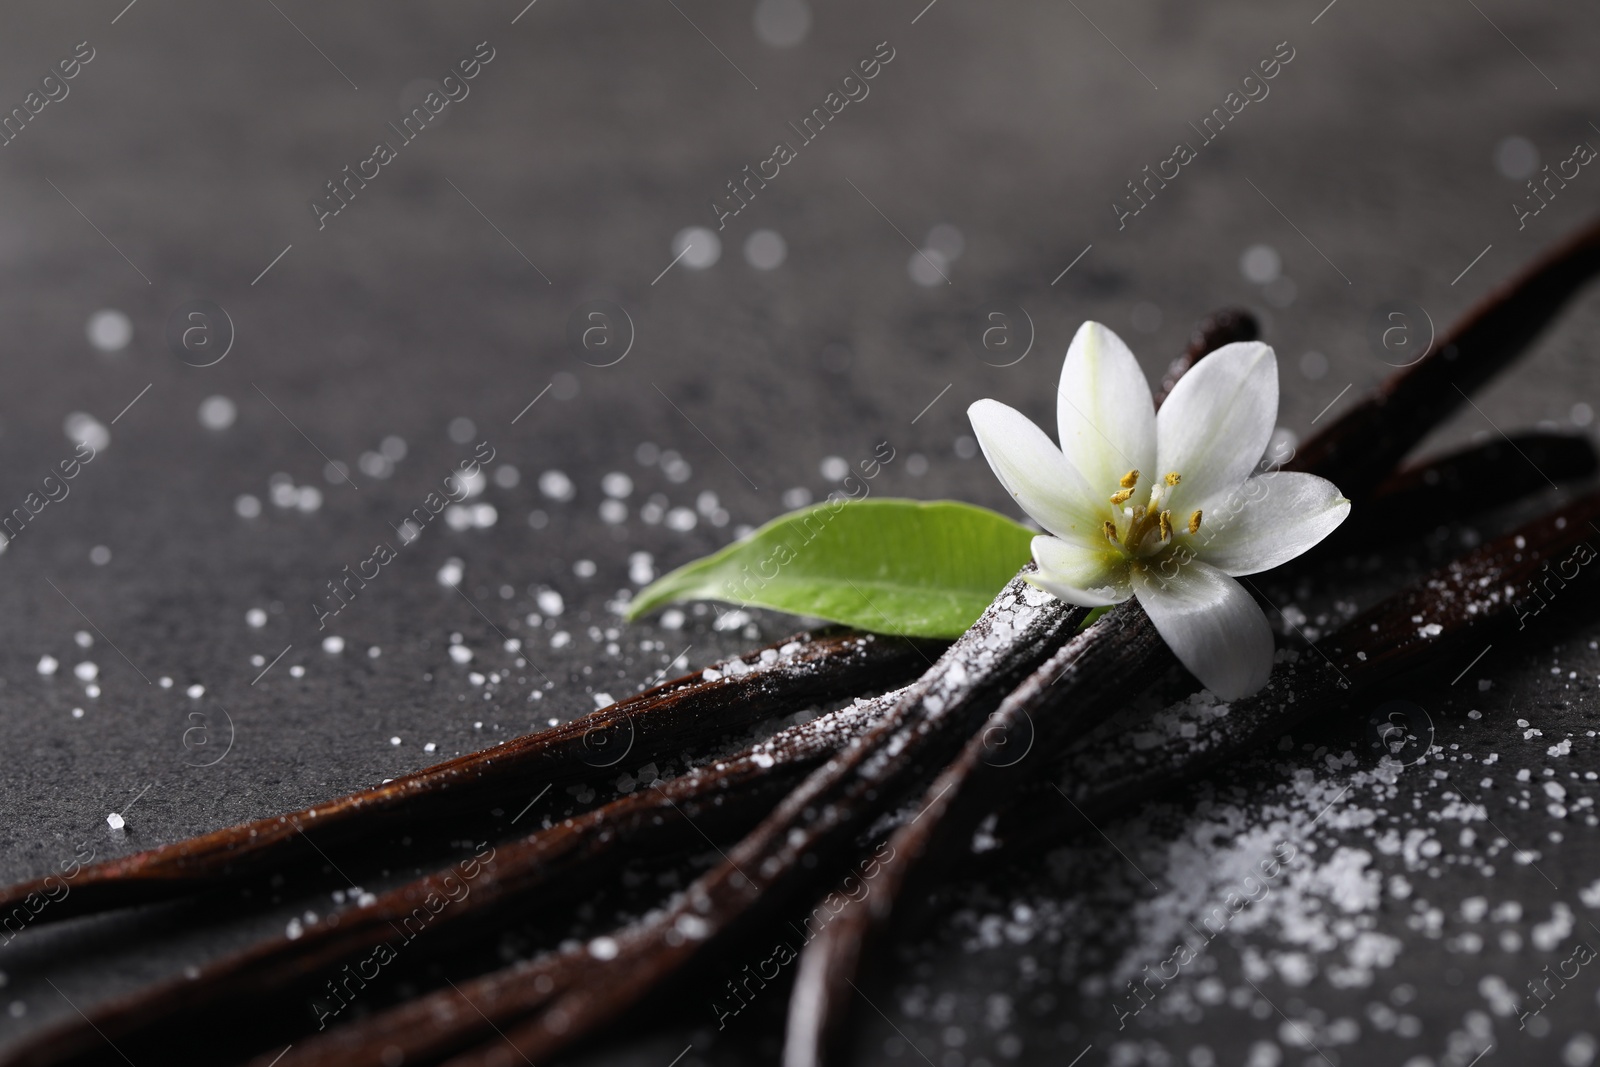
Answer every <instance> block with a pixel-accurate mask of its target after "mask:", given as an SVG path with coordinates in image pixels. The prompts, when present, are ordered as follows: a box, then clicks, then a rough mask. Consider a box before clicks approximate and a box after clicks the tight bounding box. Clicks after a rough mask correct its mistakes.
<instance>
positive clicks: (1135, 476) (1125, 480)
mask: <svg viewBox="0 0 1600 1067" xmlns="http://www.w3.org/2000/svg"><path fill="white" fill-rule="evenodd" d="M1138 481H1139V472H1138V471H1129V472H1128V473H1127V474H1124V475H1123V476H1122V483H1121V484H1122V488H1124V489H1132V488H1133V487H1134V485H1135V483H1137V482H1138Z"/></svg>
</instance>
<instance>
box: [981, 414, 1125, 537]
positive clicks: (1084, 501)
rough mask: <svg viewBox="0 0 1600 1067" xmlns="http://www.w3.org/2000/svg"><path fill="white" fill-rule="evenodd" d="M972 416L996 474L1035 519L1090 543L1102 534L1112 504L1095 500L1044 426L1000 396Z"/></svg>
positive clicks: (985, 454) (1058, 535) (985, 456)
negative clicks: (1000, 399) (1043, 428)
mask: <svg viewBox="0 0 1600 1067" xmlns="http://www.w3.org/2000/svg"><path fill="white" fill-rule="evenodd" d="M967 417H968V418H969V419H971V420H972V429H973V432H974V433H976V434H977V437H978V444H979V445H980V446H982V448H983V456H984V458H985V459H987V460H988V461H989V466H990V467H991V468H993V469H994V473H995V477H997V478H999V479H1000V484H1001V485H1003V486H1005V487H1006V490H1007V491H1008V492H1009V493H1010V494H1011V495H1012V496H1014V497H1016V498H1017V503H1018V504H1019V505H1021V507H1022V510H1023V511H1025V512H1027V513H1028V515H1029V516H1031V517H1032V518H1033V520H1034V521H1035V522H1037V523H1038V524H1039V525H1040V526H1043V527H1044V528H1045V529H1046V530H1049V531H1050V532H1051V533H1053V534H1055V535H1056V536H1057V537H1064V538H1069V539H1071V540H1075V541H1080V542H1084V543H1085V544H1088V543H1091V541H1090V539H1091V538H1099V537H1101V533H1100V528H1101V525H1102V524H1103V523H1104V522H1105V520H1106V519H1108V518H1110V517H1111V505H1110V504H1109V503H1108V502H1105V501H1101V502H1100V503H1098V504H1097V503H1096V502H1095V501H1094V500H1093V498H1092V497H1091V496H1090V494H1089V489H1088V487H1087V486H1086V485H1084V482H1083V475H1081V474H1079V473H1078V470H1077V468H1076V467H1074V466H1073V465H1072V464H1070V463H1068V462H1067V457H1066V456H1063V455H1062V454H1061V449H1059V448H1057V447H1056V446H1055V444H1054V442H1052V441H1051V440H1050V438H1049V437H1048V436H1046V435H1045V432H1044V431H1043V430H1041V429H1039V427H1037V426H1035V425H1034V424H1033V423H1032V422H1031V421H1029V419H1028V417H1027V416H1026V415H1024V414H1022V412H1020V411H1017V410H1016V409H1015V408H1009V407H1007V406H1006V405H1004V404H1002V403H1000V402H999V401H998V400H980V401H978V402H977V403H976V404H973V405H972V406H971V407H969V408H968V409H967Z"/></svg>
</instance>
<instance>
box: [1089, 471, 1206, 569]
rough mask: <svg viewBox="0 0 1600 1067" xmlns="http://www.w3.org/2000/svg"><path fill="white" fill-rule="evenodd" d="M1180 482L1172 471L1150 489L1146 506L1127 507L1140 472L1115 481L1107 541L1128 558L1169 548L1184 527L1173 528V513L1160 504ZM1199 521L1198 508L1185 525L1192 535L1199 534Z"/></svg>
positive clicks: (1132, 505) (1179, 478)
mask: <svg viewBox="0 0 1600 1067" xmlns="http://www.w3.org/2000/svg"><path fill="white" fill-rule="evenodd" d="M1181 481H1183V476H1182V475H1181V474H1179V473H1178V472H1177V471H1171V472H1169V473H1168V474H1167V475H1166V476H1165V477H1163V478H1160V479H1157V480H1156V482H1155V484H1153V485H1152V486H1151V487H1150V494H1149V497H1148V502H1147V503H1144V504H1131V505H1130V504H1129V503H1128V501H1129V500H1131V499H1132V498H1133V495H1134V492H1135V490H1137V488H1138V486H1139V472H1138V471H1136V470H1134V471H1129V472H1128V473H1127V474H1124V475H1123V476H1122V477H1121V478H1120V479H1119V480H1118V483H1117V484H1118V489H1117V491H1116V492H1115V493H1112V494H1111V497H1110V500H1111V505H1112V515H1113V516H1114V518H1112V519H1108V520H1106V522H1105V525H1104V533H1105V537H1106V540H1107V541H1110V542H1111V543H1112V544H1115V545H1117V546H1119V547H1120V548H1121V549H1122V551H1123V553H1124V554H1125V555H1128V556H1130V557H1136V556H1149V555H1152V554H1154V553H1157V552H1161V551H1163V550H1165V549H1167V548H1169V547H1171V545H1172V539H1173V538H1174V537H1175V536H1177V535H1179V534H1181V533H1183V528H1177V529H1174V527H1173V524H1172V512H1171V511H1170V510H1167V509H1164V508H1163V507H1162V506H1161V505H1162V504H1163V503H1165V501H1166V498H1167V495H1168V493H1169V492H1170V491H1171V490H1172V488H1173V487H1174V486H1176V485H1177V484H1178V483H1179V482H1181ZM1201 518H1202V516H1201V513H1200V511H1199V510H1198V509H1197V510H1195V511H1194V512H1192V513H1191V514H1190V515H1189V519H1188V522H1187V523H1185V524H1184V525H1185V526H1186V527H1187V529H1188V532H1189V534H1190V535H1191V536H1193V535H1194V534H1196V533H1199V532H1200V521H1201Z"/></svg>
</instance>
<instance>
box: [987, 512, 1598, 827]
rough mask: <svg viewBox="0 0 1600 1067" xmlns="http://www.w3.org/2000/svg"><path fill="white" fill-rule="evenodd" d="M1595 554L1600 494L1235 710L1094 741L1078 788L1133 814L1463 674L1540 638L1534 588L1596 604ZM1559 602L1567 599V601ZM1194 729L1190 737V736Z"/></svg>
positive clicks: (1288, 666) (1330, 647) (1082, 759)
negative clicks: (1354, 705)
mask: <svg viewBox="0 0 1600 1067" xmlns="http://www.w3.org/2000/svg"><path fill="white" fill-rule="evenodd" d="M1519 542H1520V544H1519ZM1597 553H1600V493H1597V494H1591V495H1588V496H1584V497H1582V498H1580V499H1577V500H1574V501H1572V502H1571V503H1569V504H1566V505H1563V506H1561V507H1559V508H1556V509H1555V510H1554V511H1552V512H1550V513H1548V514H1546V515H1544V516H1542V517H1541V518H1539V519H1536V520H1534V521H1533V522H1530V523H1528V524H1526V525H1524V526H1522V527H1520V528H1518V529H1517V530H1514V531H1512V532H1511V533H1509V534H1507V535H1506V536H1504V537H1501V538H1497V539H1496V540H1494V541H1491V542H1489V543H1487V544H1484V545H1482V546H1480V547H1479V548H1477V549H1475V550H1473V551H1472V552H1469V553H1467V554H1466V555H1465V556H1462V557H1461V558H1460V559H1457V560H1455V561H1454V562H1452V563H1450V564H1448V565H1446V566H1444V567H1441V568H1439V569H1438V570H1436V571H1434V572H1433V573H1431V574H1429V575H1427V576H1425V577H1423V578H1421V579H1419V580H1418V581H1416V582H1413V583H1412V584H1411V585H1409V586H1407V587H1406V589H1404V590H1403V591H1401V592H1399V593H1396V594H1395V595H1394V596H1391V597H1389V598H1387V599H1386V600H1384V601H1382V602H1381V603H1379V604H1378V605H1376V606H1375V607H1373V608H1371V609H1369V610H1368V611H1366V612H1363V613H1362V614H1361V615H1358V616H1357V617H1356V618H1355V619H1353V620H1351V621H1350V622H1349V623H1347V624H1346V625H1344V626H1342V627H1340V628H1339V629H1338V630H1337V631H1335V632H1334V633H1333V634H1330V635H1329V636H1328V637H1326V638H1323V639H1322V640H1320V641H1318V642H1317V643H1316V645H1315V647H1314V648H1313V649H1311V650H1308V651H1305V652H1301V653H1299V655H1298V657H1297V661H1294V662H1287V663H1281V664H1279V665H1278V667H1277V668H1276V669H1275V670H1274V672H1273V677H1272V681H1271V682H1270V683H1269V684H1268V686H1267V688H1266V689H1264V690H1262V691H1261V692H1260V693H1258V694H1256V695H1255V696H1252V697H1249V698H1247V699H1245V700H1240V701H1234V702H1233V704H1231V705H1230V706H1229V707H1228V709H1227V711H1226V713H1225V714H1218V713H1217V709H1211V708H1204V707H1187V706H1181V707H1176V708H1173V709H1171V711H1170V713H1164V714H1163V715H1162V716H1160V717H1159V721H1158V722H1157V723H1155V724H1154V725H1153V726H1152V728H1151V730H1150V731H1149V732H1150V733H1152V734H1155V735H1157V736H1156V737H1153V738H1152V739H1151V740H1153V741H1155V742H1156V743H1154V744H1152V745H1150V747H1147V748H1139V747H1136V746H1132V745H1129V744H1127V737H1126V735H1125V733H1124V732H1122V731H1119V732H1118V733H1119V736H1116V737H1109V736H1106V737H1094V738H1090V739H1088V740H1087V741H1086V742H1085V743H1084V744H1083V745H1082V746H1081V747H1079V748H1078V749H1077V750H1075V751H1074V752H1073V753H1072V755H1071V757H1070V759H1069V762H1068V764H1067V778H1066V780H1067V781H1068V782H1069V783H1070V786H1069V795H1071V796H1072V797H1073V801H1074V803H1075V804H1077V805H1078V806H1079V807H1080V808H1081V809H1082V810H1083V812H1084V813H1085V814H1086V815H1088V816H1090V817H1092V818H1096V819H1098V818H1100V817H1102V816H1106V815H1110V814H1112V813H1114V812H1120V811H1125V810H1127V808H1129V807H1130V806H1133V805H1136V804H1139V803H1141V802H1143V801H1144V800H1147V799H1149V797H1151V796H1152V795H1155V794H1156V793H1158V792H1160V791H1162V790H1164V789H1168V788H1171V787H1172V786H1174V785H1177V784H1179V783H1181V782H1183V781H1186V780H1189V779H1192V778H1193V777H1195V776H1196V775H1198V774H1201V773H1204V772H1205V771H1206V770H1209V769H1210V768H1212V767H1214V766H1216V765H1217V764H1218V763H1220V762H1222V761H1224V760H1226V759H1229V758H1231V757H1232V756H1234V755H1236V754H1238V753H1240V752H1242V751H1245V750H1247V749H1249V748H1251V747H1254V746H1258V745H1260V744H1262V743H1263V742H1267V741H1271V740H1273V739H1276V738H1277V737H1279V736H1280V735H1281V734H1283V733H1284V732H1285V731H1286V730H1290V729H1293V728H1294V727H1295V726H1296V725H1298V724H1299V723H1301V722H1305V721H1307V720H1308V719H1311V718H1313V717H1317V718H1327V717H1329V716H1331V715H1334V714H1337V713H1339V712H1340V711H1341V710H1342V709H1345V708H1346V707H1348V706H1349V705H1350V703H1351V701H1352V698H1354V697H1356V696H1359V695H1360V694H1362V693H1365V692H1369V691H1371V690H1372V689H1373V688H1374V687H1377V686H1380V685H1383V684H1385V683H1388V682H1391V681H1393V680H1394V679H1396V678H1398V677H1400V676H1402V675H1407V674H1411V673H1417V674H1419V676H1420V675H1423V674H1427V673H1438V674H1439V675H1440V676H1441V677H1442V678H1445V679H1449V678H1451V677H1452V676H1459V674H1460V672H1462V671H1465V670H1466V669H1467V668H1469V667H1470V666H1471V665H1472V662H1473V660H1474V659H1475V658H1476V657H1478V656H1479V655H1481V654H1482V653H1483V651H1484V650H1485V648H1486V647H1487V646H1489V645H1491V644H1493V645H1495V646H1496V648H1497V649H1499V648H1503V647H1506V646H1509V645H1512V644H1513V643H1514V642H1516V641H1517V640H1518V639H1519V638H1521V637H1522V636H1523V635H1524V634H1527V635H1540V620H1538V619H1537V614H1536V613H1537V612H1539V611H1540V610H1541V606H1542V605H1543V603H1544V601H1543V600H1542V599H1541V598H1540V596H1539V595H1538V594H1537V593H1536V592H1535V590H1538V591H1539V592H1541V593H1544V594H1545V595H1551V594H1552V592H1553V593H1554V597H1558V598H1563V599H1564V600H1565V603H1566V604H1569V605H1572V606H1574V607H1579V606H1581V607H1585V608H1587V607H1588V606H1589V599H1590V598H1592V597H1593V595H1594V590H1595V588H1596V586H1597V584H1600V569H1597V568H1593V567H1590V566H1587V565H1586V561H1590V560H1593V559H1594V558H1595V556H1596V555H1597ZM1546 583H1549V584H1548V585H1547V584H1546ZM1554 603H1555V605H1556V606H1557V607H1559V606H1561V600H1555V601H1554ZM1418 617H1420V618H1421V619H1422V621H1421V622H1420V623H1419V622H1416V621H1415V619H1416V618H1418ZM1434 627H1438V628H1439V629H1438V630H1437V631H1435V630H1434V629H1433V628H1434ZM1540 636H1542V637H1544V638H1547V636H1548V635H1547V634H1545V635H1540ZM1188 727H1193V728H1194V729H1193V734H1194V735H1193V736H1191V737H1185V736H1183V734H1185V733H1188V732H1189V730H1188V729H1187V728H1188ZM1045 829H1046V827H1045V826H1043V825H1041V821H1040V820H1039V819H1038V818H1037V816H1036V815H1034V814H1031V813H1030V814H1024V813H1021V812H1016V813H1014V817H1013V818H1011V819H1009V820H1003V821H1002V823H1001V830H1000V834H1001V835H1002V836H1003V838H1004V840H1005V841H1006V848H1007V850H1008V851H1009V850H1011V849H1012V848H1013V847H1016V848H1019V849H1028V848H1034V847H1037V846H1038V845H1039V844H1040V843H1041V842H1042V841H1043V840H1044V837H1045V836H1046V835H1042V834H1041V833H1040V831H1042V830H1045Z"/></svg>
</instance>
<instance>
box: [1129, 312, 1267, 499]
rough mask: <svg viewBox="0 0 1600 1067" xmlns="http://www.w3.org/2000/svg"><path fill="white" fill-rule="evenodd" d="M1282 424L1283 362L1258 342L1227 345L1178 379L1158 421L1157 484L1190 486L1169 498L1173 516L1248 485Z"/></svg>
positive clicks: (1175, 492)
mask: <svg viewBox="0 0 1600 1067" xmlns="http://www.w3.org/2000/svg"><path fill="white" fill-rule="evenodd" d="M1277 418H1278V360H1277V357H1276V356H1274V355H1273V354H1272V349H1271V348H1270V347H1268V346H1267V345H1264V344H1261V343H1260V342H1258V341H1247V342H1240V343H1236V344H1231V345H1223V346H1222V347H1221V348H1219V349H1217V350H1216V351H1215V352H1213V353H1211V354H1210V355H1209V356H1206V357H1205V358H1204V359H1202V360H1201V361H1200V362H1199V363H1196V364H1195V365H1194V369H1193V370H1191V371H1190V372H1189V373H1187V374H1185V375H1184V376H1183V377H1182V378H1179V379H1178V384H1177V385H1175V386H1173V389H1172V393H1171V395H1169V396H1168V397H1167V400H1166V403H1164V404H1162V405H1161V410H1160V411H1159V412H1157V413H1156V468H1157V472H1158V476H1160V475H1165V474H1166V473H1168V472H1169V471H1176V472H1177V473H1178V474H1181V475H1182V476H1183V481H1182V482H1181V483H1180V484H1179V485H1178V486H1177V488H1175V489H1174V490H1173V491H1172V493H1171V494H1170V495H1169V496H1168V498H1167V500H1168V501H1169V503H1168V504H1167V505H1166V506H1168V507H1170V508H1171V509H1172V513H1173V515H1174V516H1179V515H1181V516H1184V517H1187V516H1188V514H1189V513H1190V511H1192V510H1193V509H1194V508H1196V507H1199V506H1201V505H1200V504H1199V503H1197V502H1198V501H1204V500H1206V499H1207V498H1209V497H1213V496H1215V495H1217V494H1218V493H1225V492H1228V491H1229V490H1231V489H1234V488H1236V487H1237V486H1238V485H1240V484H1241V483H1242V482H1243V481H1244V480H1245V478H1247V477H1249V475H1250V472H1251V470H1252V469H1254V467H1255V465H1256V464H1257V463H1258V462H1260V460H1261V456H1262V454H1263V453H1264V452H1265V451H1266V450H1267V442H1268V441H1269V440H1271V438H1272V429H1273V425H1274V423H1276V422H1277Z"/></svg>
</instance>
